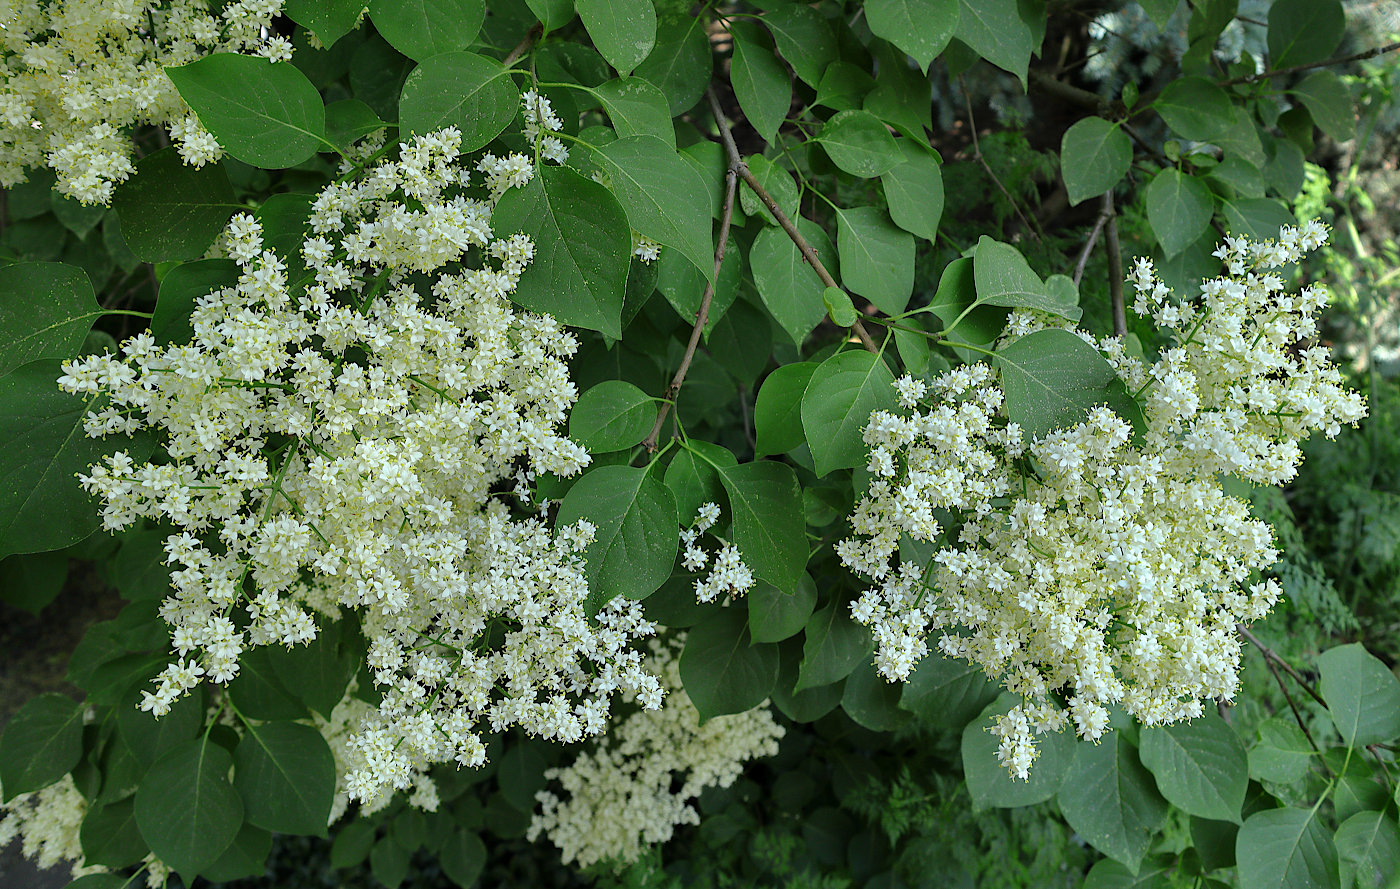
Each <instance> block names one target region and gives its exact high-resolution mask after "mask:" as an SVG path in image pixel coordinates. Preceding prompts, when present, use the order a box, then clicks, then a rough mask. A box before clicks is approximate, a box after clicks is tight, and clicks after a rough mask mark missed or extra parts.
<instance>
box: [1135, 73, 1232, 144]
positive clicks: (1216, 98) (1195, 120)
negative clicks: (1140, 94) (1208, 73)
mask: <svg viewBox="0 0 1400 889" xmlns="http://www.w3.org/2000/svg"><path fill="white" fill-rule="evenodd" d="M1152 107H1153V108H1155V109H1157V113H1158V114H1160V115H1161V116H1162V120H1164V121H1166V123H1167V126H1169V127H1171V129H1172V131H1173V132H1175V133H1176V134H1177V135H1178V136H1180V137H1181V138H1183V139H1192V140H1195V141H1197V142H1209V141H1210V140H1212V139H1214V138H1216V137H1218V136H1220V135H1221V134H1222V133H1224V132H1225V131H1226V130H1228V129H1229V128H1230V126H1231V124H1233V123H1234V120H1235V113H1234V106H1233V105H1231V104H1230V97H1229V96H1228V95H1226V93H1225V91H1224V90H1223V89H1221V88H1220V87H1218V86H1216V85H1215V84H1214V83H1213V82H1211V81H1210V80H1207V79H1206V78H1204V77H1179V78H1177V79H1176V80H1173V81H1172V82H1171V83H1169V84H1167V86H1166V88H1165V89H1163V90H1162V94H1161V95H1160V96H1158V97H1157V101H1156V102H1153V103H1152Z"/></svg>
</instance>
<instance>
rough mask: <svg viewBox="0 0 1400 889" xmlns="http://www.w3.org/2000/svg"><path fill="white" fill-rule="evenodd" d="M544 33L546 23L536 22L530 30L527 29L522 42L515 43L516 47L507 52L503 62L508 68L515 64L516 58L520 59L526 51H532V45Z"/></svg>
mask: <svg viewBox="0 0 1400 889" xmlns="http://www.w3.org/2000/svg"><path fill="white" fill-rule="evenodd" d="M543 33H544V25H542V24H540V23H539V22H535V26H534V27H533V28H531V29H530V30H529V31H526V32H525V36H524V37H522V38H521V39H520V42H519V43H517V44H516V45H515V49H512V50H511V51H510V52H508V53H506V57H505V58H504V59H502V60H501V64H502V65H504V66H505V67H507V68H509V67H510V66H511V65H514V64H515V63H516V60H518V59H519V58H520V57H521V56H523V55H525V53H527V52H529V51H530V47H532V46H534V45H535V41H536V40H538V39H539V38H540V35H541V34H543Z"/></svg>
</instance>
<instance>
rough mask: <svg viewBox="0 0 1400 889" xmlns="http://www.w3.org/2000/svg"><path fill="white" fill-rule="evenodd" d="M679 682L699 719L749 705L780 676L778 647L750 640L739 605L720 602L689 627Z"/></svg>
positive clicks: (758, 701) (740, 710) (769, 690)
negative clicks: (714, 611) (723, 605)
mask: <svg viewBox="0 0 1400 889" xmlns="http://www.w3.org/2000/svg"><path fill="white" fill-rule="evenodd" d="M680 673H681V683H682V685H684V687H685V693H686V694H687V695H689V697H690V701H691V703H692V704H694V705H695V709H696V710H698V711H699V712H700V722H701V723H702V724H703V723H705V722H706V721H707V720H709V719H712V718H714V717H716V716H726V715H728V714H731V713H743V712H744V711H746V710H752V709H753V708H754V707H757V706H758V705H759V704H761V703H763V701H764V699H765V698H767V697H768V696H769V695H770V694H772V693H773V686H774V684H775V683H776V682H777V681H778V647H777V646H776V645H765V644H754V643H753V641H752V640H751V639H750V638H749V628H748V621H747V617H746V615H745V614H744V612H743V610H742V609H739V608H724V609H721V610H720V611H719V612H718V613H717V614H714V615H712V616H710V617H707V618H705V619H704V620H702V621H700V622H699V623H698V624H696V625H695V626H693V627H691V628H690V631H689V633H688V635H687V636H686V640H685V650H684V651H682V652H681V660H680Z"/></svg>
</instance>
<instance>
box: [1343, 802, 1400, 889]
mask: <svg viewBox="0 0 1400 889" xmlns="http://www.w3.org/2000/svg"><path fill="white" fill-rule="evenodd" d="M1334 842H1335V843H1336V846H1337V857H1338V858H1340V859H1341V866H1342V885H1343V886H1352V885H1354V886H1356V887H1357V889H1382V887H1385V886H1386V885H1387V881H1389V880H1391V879H1392V878H1393V877H1394V876H1395V875H1396V874H1397V873H1400V825H1397V824H1396V823H1395V819H1394V818H1393V817H1391V816H1389V815H1386V814H1384V813H1382V812H1357V813H1356V814H1355V815H1352V816H1351V817H1350V818H1348V819H1347V820H1346V821H1345V822H1343V823H1342V826H1341V827H1339V828H1337V835H1336V837H1335V838H1334Z"/></svg>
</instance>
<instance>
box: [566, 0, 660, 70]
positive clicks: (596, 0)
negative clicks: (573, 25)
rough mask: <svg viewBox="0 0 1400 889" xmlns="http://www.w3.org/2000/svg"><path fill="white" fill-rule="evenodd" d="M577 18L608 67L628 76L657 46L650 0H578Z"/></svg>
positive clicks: (654, 16)
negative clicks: (610, 66) (606, 61)
mask: <svg viewBox="0 0 1400 889" xmlns="http://www.w3.org/2000/svg"><path fill="white" fill-rule="evenodd" d="M574 5H575V6H576V7H577V8H578V17H579V18H581V19H583V27H584V28H585V29H586V30H587V31H588V36H589V37H591V38H592V39H593V45H594V46H595V47H597V48H598V52H600V53H602V54H603V58H605V59H607V60H608V64H610V65H612V66H613V67H614V68H616V69H617V70H618V71H619V72H620V73H622V74H627V73H629V72H631V70H632V69H633V68H635V67H637V66H638V65H640V64H641V63H642V60H643V59H645V58H646V57H647V56H648V55H650V54H651V50H652V47H654V46H656V8H655V7H654V6H652V4H651V0H576V2H575V3H574Z"/></svg>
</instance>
